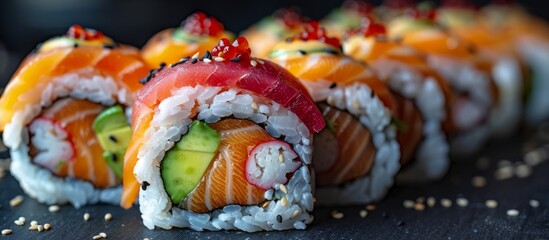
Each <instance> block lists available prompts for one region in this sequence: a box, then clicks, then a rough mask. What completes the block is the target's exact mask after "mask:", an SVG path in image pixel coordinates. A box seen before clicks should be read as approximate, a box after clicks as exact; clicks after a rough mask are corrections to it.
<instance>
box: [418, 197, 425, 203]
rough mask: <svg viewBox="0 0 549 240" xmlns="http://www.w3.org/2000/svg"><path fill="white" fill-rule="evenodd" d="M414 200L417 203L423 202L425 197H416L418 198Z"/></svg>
mask: <svg viewBox="0 0 549 240" xmlns="http://www.w3.org/2000/svg"><path fill="white" fill-rule="evenodd" d="M416 202H418V203H424V202H425V197H418V198H417V199H416Z"/></svg>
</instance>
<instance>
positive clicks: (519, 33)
mask: <svg viewBox="0 0 549 240" xmlns="http://www.w3.org/2000/svg"><path fill="white" fill-rule="evenodd" d="M499 2H500V3H499V4H497V3H493V4H490V5H488V6H486V7H485V8H484V9H482V12H481V16H480V19H481V21H480V22H481V23H482V24H483V25H485V27H486V28H487V29H489V30H490V32H491V33H494V32H497V33H498V34H497V35H498V36H501V38H500V40H501V41H510V42H511V43H510V44H512V46H513V50H514V51H515V52H516V53H517V54H518V55H519V57H520V59H521V60H522V61H523V62H524V63H525V65H526V77H525V78H526V79H525V81H524V88H525V100H526V105H525V109H524V112H525V115H526V121H527V122H528V123H530V124H539V123H541V122H542V121H544V120H547V119H549V94H547V92H549V81H547V79H548V78H549V68H548V67H547V63H548V62H549V25H548V24H547V22H545V21H544V20H542V19H539V18H537V17H535V16H533V15H531V14H529V13H528V12H526V11H525V10H524V9H523V8H521V7H520V6H518V5H515V4H512V1H499ZM502 33H503V34H502Z"/></svg>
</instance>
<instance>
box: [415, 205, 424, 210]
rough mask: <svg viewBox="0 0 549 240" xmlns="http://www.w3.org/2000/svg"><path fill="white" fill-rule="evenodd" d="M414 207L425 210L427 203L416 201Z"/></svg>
mask: <svg viewBox="0 0 549 240" xmlns="http://www.w3.org/2000/svg"><path fill="white" fill-rule="evenodd" d="M414 209H415V210H416V211H423V210H425V205H424V204H423V203H416V204H414Z"/></svg>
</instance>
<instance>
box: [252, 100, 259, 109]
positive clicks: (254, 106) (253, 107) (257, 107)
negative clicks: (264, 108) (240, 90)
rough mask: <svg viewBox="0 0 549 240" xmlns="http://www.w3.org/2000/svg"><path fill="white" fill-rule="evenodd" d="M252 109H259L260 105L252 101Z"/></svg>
mask: <svg viewBox="0 0 549 240" xmlns="http://www.w3.org/2000/svg"><path fill="white" fill-rule="evenodd" d="M252 109H253V110H254V111H257V109H259V106H257V103H256V102H252Z"/></svg>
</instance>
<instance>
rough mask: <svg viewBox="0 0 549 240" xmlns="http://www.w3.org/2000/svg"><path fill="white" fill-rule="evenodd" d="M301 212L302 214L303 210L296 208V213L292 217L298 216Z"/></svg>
mask: <svg viewBox="0 0 549 240" xmlns="http://www.w3.org/2000/svg"><path fill="white" fill-rule="evenodd" d="M299 214H301V210H299V209H296V210H295V211H294V213H293V214H292V218H295V217H297V216H298V215H299Z"/></svg>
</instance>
